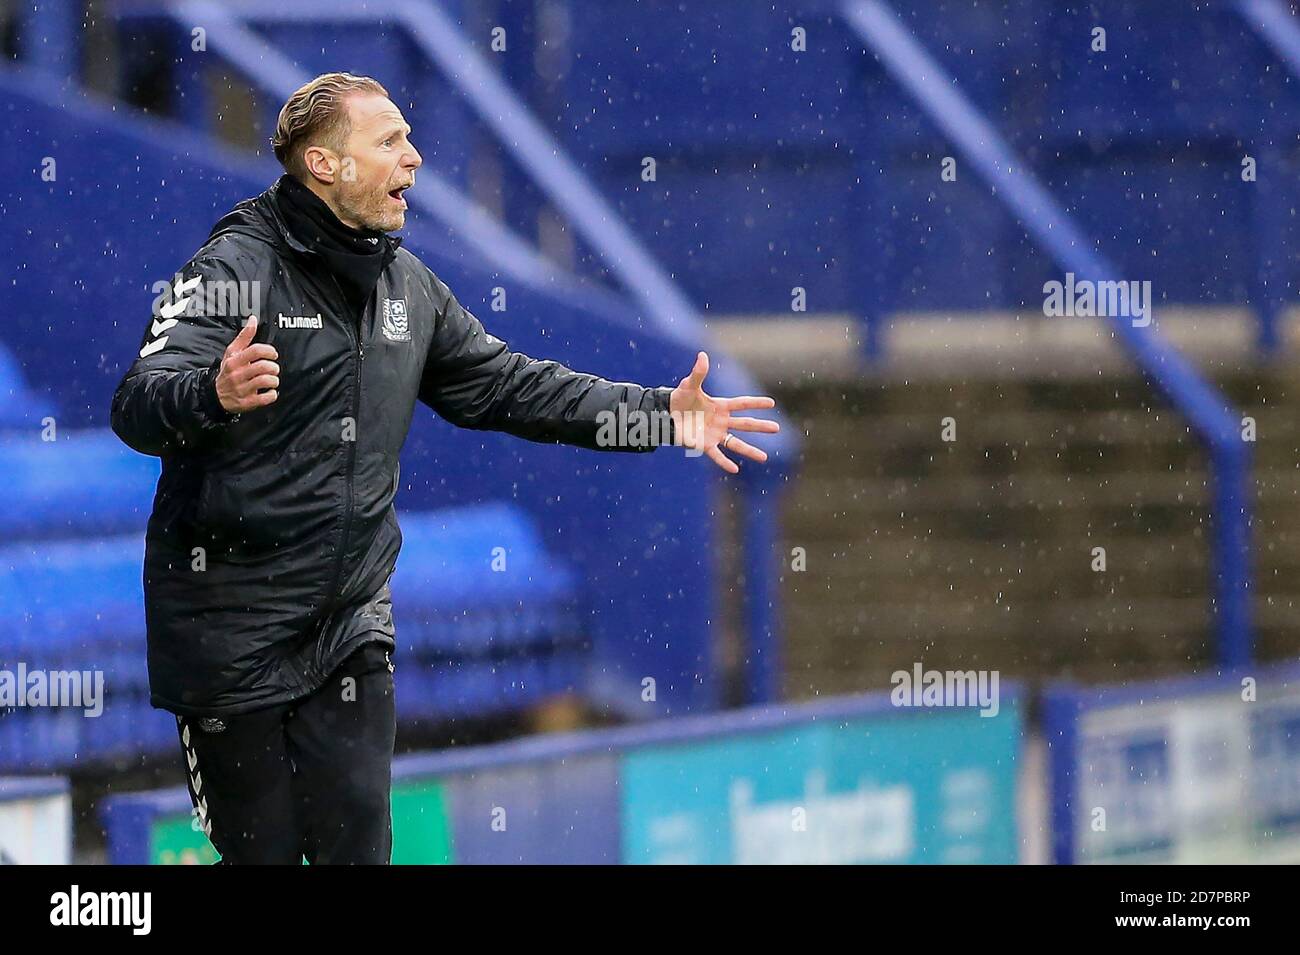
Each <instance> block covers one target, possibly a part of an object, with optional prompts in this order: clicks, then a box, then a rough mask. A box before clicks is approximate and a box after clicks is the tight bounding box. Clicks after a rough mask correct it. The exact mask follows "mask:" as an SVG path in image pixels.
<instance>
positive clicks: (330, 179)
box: [302, 146, 339, 186]
mask: <svg viewBox="0 0 1300 955" xmlns="http://www.w3.org/2000/svg"><path fill="white" fill-rule="evenodd" d="M302 161H303V164H304V165H305V166H306V167H307V171H308V172H309V173H311V174H312V176H314V177H315V178H316V179H317V180H318V181H320V182H323V183H325V184H326V185H331V186H332V185H334V180H335V179H337V178H338V174H339V160H338V157H337V156H335V155H334V153H333V152H332V151H331V150H328V149H326V148H325V147H324V146H308V147H307V148H306V149H305V150H304V151H303V154H302Z"/></svg>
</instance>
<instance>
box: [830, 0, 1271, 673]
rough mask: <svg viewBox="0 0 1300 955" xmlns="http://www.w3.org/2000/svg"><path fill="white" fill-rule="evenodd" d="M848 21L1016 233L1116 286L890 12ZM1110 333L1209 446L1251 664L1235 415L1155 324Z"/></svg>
mask: <svg viewBox="0 0 1300 955" xmlns="http://www.w3.org/2000/svg"><path fill="white" fill-rule="evenodd" d="M842 10H843V14H844V17H845V18H846V19H847V21H848V23H849V25H850V26H851V27H852V28H853V30H854V31H855V33H856V34H857V35H858V37H859V38H860V39H861V40H862V41H863V43H865V44H866V46H867V49H868V50H870V51H871V52H872V53H874V54H875V55H876V56H877V57H878V58H879V60H880V62H881V64H882V65H883V66H884V68H885V69H886V70H887V71H888V72H889V74H890V76H892V77H893V79H894V80H895V81H896V82H897V83H898V84H899V85H900V86H902V87H903V88H904V89H905V90H907V92H908V93H909V94H910V95H911V96H912V97H913V98H914V99H915V100H916V101H917V103H918V104H919V105H920V106H921V107H922V108H923V109H924V110H925V113H926V115H927V116H928V117H929V118H930V120H931V121H932V122H934V124H935V125H936V126H938V127H939V129H940V130H942V132H943V133H944V134H945V135H946V136H947V137H948V138H949V139H950V140H951V141H952V142H953V144H954V145H955V146H956V147H957V149H959V150H960V151H961V153H962V155H963V156H964V157H965V158H966V160H967V161H968V162H969V163H970V164H971V165H972V166H973V167H974V168H975V169H976V170H977V171H978V172H979V174H980V175H981V176H982V177H983V178H984V179H985V180H986V181H987V182H988V183H989V185H990V186H992V187H993V189H994V190H995V191H996V195H997V197H998V199H999V200H1000V201H1001V202H1003V203H1004V204H1005V205H1006V206H1007V208H1008V209H1009V210H1010V212H1011V213H1012V214H1013V215H1014V216H1015V217H1016V218H1017V220H1018V221H1019V222H1020V223H1021V224H1022V226H1023V227H1024V228H1025V229H1026V230H1027V231H1028V232H1029V233H1030V234H1031V235H1032V236H1033V237H1034V238H1035V239H1036V240H1037V241H1038V243H1039V244H1040V245H1042V246H1043V248H1045V249H1046V250H1047V251H1048V252H1049V253H1050V254H1051V255H1052V257H1053V258H1054V259H1055V260H1056V262H1057V263H1058V264H1059V265H1061V266H1062V267H1063V268H1064V269H1066V270H1068V271H1070V272H1073V273H1074V274H1075V275H1076V276H1077V277H1078V278H1080V279H1085V280H1088V281H1091V282H1103V281H1117V280H1119V278H1120V275H1119V273H1118V272H1117V270H1116V269H1115V268H1114V266H1112V265H1111V264H1110V263H1109V262H1108V261H1106V259H1105V258H1104V257H1103V256H1101V255H1099V254H1098V253H1097V252H1096V251H1095V250H1094V248H1093V243H1091V242H1090V241H1088V239H1087V238H1086V237H1085V236H1084V235H1083V234H1082V233H1081V232H1080V231H1079V229H1078V228H1077V227H1076V226H1075V224H1074V223H1073V222H1072V221H1071V219H1070V217H1069V216H1068V215H1067V214H1066V213H1065V211H1064V210H1063V209H1062V208H1061V207H1060V205H1059V204H1058V203H1057V202H1056V201H1055V200H1054V199H1053V198H1052V196H1051V195H1050V194H1049V193H1048V192H1047V190H1046V189H1045V188H1043V186H1042V185H1040V184H1039V182H1038V180H1037V179H1036V178H1035V177H1034V175H1033V174H1032V173H1031V172H1030V171H1029V165H1028V163H1025V162H1022V161H1020V160H1019V159H1017V157H1016V156H1015V155H1013V153H1012V151H1011V148H1010V147H1009V146H1008V145H1007V143H1006V141H1005V140H1004V139H1003V137H1002V136H1001V135H1000V134H999V133H998V131H997V130H996V129H994V127H993V126H992V124H990V123H989V122H988V120H986V119H985V118H984V117H983V116H982V115H981V114H980V113H979V111H978V110H977V109H976V108H975V107H974V105H972V104H971V102H970V101H969V100H968V99H967V98H966V97H965V96H964V95H963V94H962V93H961V91H960V89H959V88H958V86H957V83H956V81H955V79H954V78H952V77H950V76H948V75H947V74H946V73H945V71H944V69H943V68H942V67H941V66H940V65H939V63H938V62H936V61H935V60H934V58H933V57H931V56H930V55H929V54H928V53H927V52H926V51H925V49H924V48H923V47H922V46H921V44H920V43H919V42H918V41H917V40H916V38H915V37H914V36H913V35H912V34H911V33H910V32H909V31H908V30H907V28H906V27H905V26H904V25H903V24H902V22H901V21H900V20H899V19H898V17H897V15H896V14H895V13H894V12H893V10H892V9H891V8H890V7H889V6H888V5H887V4H885V3H883V2H880V0H845V2H844V4H843V6H842ZM1109 319H1110V322H1111V327H1112V330H1113V332H1114V334H1115V336H1116V338H1118V339H1119V340H1120V341H1121V342H1122V343H1123V344H1124V346H1125V347H1126V348H1127V349H1128V351H1129V353H1130V355H1132V357H1133V359H1134V360H1135V361H1136V362H1137V364H1138V366H1139V367H1140V368H1141V369H1142V371H1143V372H1144V373H1145V374H1146V375H1147V376H1148V377H1149V378H1150V380H1151V381H1152V383H1153V384H1154V385H1155V386H1156V388H1157V389H1158V390H1159V391H1160V392H1161V393H1162V394H1163V395H1164V396H1165V397H1166V398H1167V399H1168V400H1169V402H1170V403H1171V404H1172V405H1173V406H1174V408H1175V409H1176V410H1177V411H1179V412H1180V413H1181V414H1182V415H1183V416H1184V417H1185V418H1186V419H1187V420H1188V421H1189V422H1190V423H1191V425H1192V428H1193V429H1194V430H1195V432H1196V434H1197V436H1198V437H1199V438H1200V439H1201V441H1203V442H1204V443H1205V445H1206V447H1207V448H1208V449H1209V454H1210V466H1211V470H1212V473H1213V480H1214V506H1213V513H1214V543H1213V571H1212V572H1213V575H1214V580H1213V598H1212V599H1213V614H1214V627H1215V634H1216V638H1217V643H1218V659H1219V662H1220V664H1221V665H1223V666H1240V665H1243V664H1246V663H1248V662H1249V661H1250V659H1251V653H1252V647H1251V644H1252V637H1251V620H1250V487H1251V481H1250V453H1249V450H1248V447H1247V444H1246V443H1245V442H1244V441H1243V440H1242V437H1241V427H1242V424H1241V415H1240V414H1239V413H1237V412H1236V411H1234V410H1233V409H1232V407H1231V406H1230V405H1229V404H1228V402H1227V400H1226V399H1225V398H1224V397H1223V396H1222V395H1221V394H1220V393H1219V392H1218V391H1217V390H1216V389H1215V388H1214V387H1213V386H1211V385H1210V384H1208V383H1207V382H1205V381H1204V380H1203V379H1202V378H1201V377H1200V376H1199V375H1198V374H1197V373H1196V371H1195V370H1194V369H1193V368H1192V367H1191V366H1190V365H1189V364H1188V363H1187V362H1186V361H1185V360H1184V359H1183V357H1182V356H1181V355H1180V354H1179V353H1178V352H1177V351H1176V350H1175V349H1174V348H1172V347H1171V346H1170V345H1168V344H1167V343H1166V342H1164V341H1163V340H1162V339H1161V338H1160V336H1159V335H1158V334H1157V332H1156V330H1155V325H1154V324H1146V325H1143V326H1138V325H1136V324H1135V323H1134V322H1132V321H1131V320H1130V319H1129V318H1128V317H1126V316H1122V315H1113V316H1109Z"/></svg>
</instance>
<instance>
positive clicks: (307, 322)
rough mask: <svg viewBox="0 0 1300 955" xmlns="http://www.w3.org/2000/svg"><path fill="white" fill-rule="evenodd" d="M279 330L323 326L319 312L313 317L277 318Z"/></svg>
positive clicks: (293, 316)
mask: <svg viewBox="0 0 1300 955" xmlns="http://www.w3.org/2000/svg"><path fill="white" fill-rule="evenodd" d="M279 319H280V322H279V324H280V327H281V328H324V327H325V324H324V323H323V322H322V321H321V317H320V312H317V313H316V314H315V315H284V314H281V315H280V316H279Z"/></svg>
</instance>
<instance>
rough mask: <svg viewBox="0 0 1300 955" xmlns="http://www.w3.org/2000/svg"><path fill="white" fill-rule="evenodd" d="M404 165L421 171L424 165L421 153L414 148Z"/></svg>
mask: <svg viewBox="0 0 1300 955" xmlns="http://www.w3.org/2000/svg"><path fill="white" fill-rule="evenodd" d="M402 165H404V166H406V167H407V168H408V169H419V168H420V167H421V166H423V165H424V159H423V158H422V157H421V156H420V151H419V150H418V149H416V148H415V147H414V146H412V147H411V150H410V152H409V153H408V154H407V155H406V156H405V157H404V161H403V163H402Z"/></svg>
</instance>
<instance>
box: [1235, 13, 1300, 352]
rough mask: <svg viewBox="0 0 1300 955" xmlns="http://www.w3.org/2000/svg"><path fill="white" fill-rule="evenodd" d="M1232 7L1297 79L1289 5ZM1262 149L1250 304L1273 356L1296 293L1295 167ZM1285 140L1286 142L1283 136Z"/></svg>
mask: <svg viewBox="0 0 1300 955" xmlns="http://www.w3.org/2000/svg"><path fill="white" fill-rule="evenodd" d="M1235 7H1236V9H1237V12H1238V13H1240V14H1241V16H1242V18H1243V19H1244V20H1245V21H1246V24H1247V26H1249V27H1250V28H1251V29H1252V30H1254V31H1255V32H1256V33H1257V34H1258V35H1259V37H1260V38H1261V39H1262V40H1263V41H1264V42H1265V43H1267V44H1268V45H1269V47H1271V48H1272V50H1273V52H1274V53H1276V54H1277V55H1278V56H1279V57H1280V58H1281V60H1282V62H1283V63H1285V64H1286V67H1287V69H1288V70H1289V71H1290V72H1291V75H1292V76H1294V77H1295V78H1296V79H1297V80H1300V22H1297V21H1296V18H1295V17H1293V16H1292V15H1291V10H1290V8H1289V7H1288V5H1286V4H1284V3H1280V2H1278V0H1236V3H1235ZM1282 138H1283V135H1282V134H1279V135H1278V136H1277V137H1276V138H1275V140H1274V141H1273V142H1269V143H1267V144H1265V145H1263V146H1262V148H1261V149H1260V150H1259V151H1258V155H1257V156H1256V157H1255V159H1256V162H1257V168H1259V169H1261V170H1263V173H1262V174H1260V175H1258V176H1257V178H1256V179H1255V181H1254V183H1252V186H1253V190H1252V196H1253V198H1254V201H1253V203H1252V205H1251V210H1250V214H1251V225H1252V229H1251V232H1252V234H1253V236H1254V240H1255V247H1256V255H1257V258H1258V262H1257V263H1256V271H1255V277H1254V282H1253V283H1252V285H1253V288H1252V294H1251V300H1252V303H1253V304H1254V306H1255V312H1256V313H1257V315H1258V316H1259V345H1260V349H1261V350H1262V351H1264V352H1265V353H1266V354H1274V353H1276V352H1277V350H1278V347H1279V346H1280V345H1281V344H1282V335H1281V329H1280V318H1281V314H1282V310H1283V308H1284V306H1285V304H1286V301H1287V299H1288V297H1289V296H1288V293H1290V297H1294V292H1295V290H1294V289H1292V288H1288V284H1289V283H1288V282H1287V274H1286V273H1287V268H1286V266H1287V263H1288V252H1287V247H1286V235H1285V229H1286V224H1287V218H1288V216H1289V215H1290V209H1291V207H1292V206H1293V204H1294V200H1293V198H1292V196H1291V194H1290V193H1288V192H1287V189H1288V187H1289V185H1290V183H1291V182H1292V181H1293V179H1294V166H1293V165H1292V164H1290V163H1288V162H1287V161H1286V156H1287V152H1288V150H1287V148H1286V147H1284V145H1283V143H1282V142H1280V141H1278V140H1280V139H1282ZM1286 138H1289V137H1286Z"/></svg>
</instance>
